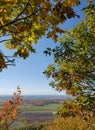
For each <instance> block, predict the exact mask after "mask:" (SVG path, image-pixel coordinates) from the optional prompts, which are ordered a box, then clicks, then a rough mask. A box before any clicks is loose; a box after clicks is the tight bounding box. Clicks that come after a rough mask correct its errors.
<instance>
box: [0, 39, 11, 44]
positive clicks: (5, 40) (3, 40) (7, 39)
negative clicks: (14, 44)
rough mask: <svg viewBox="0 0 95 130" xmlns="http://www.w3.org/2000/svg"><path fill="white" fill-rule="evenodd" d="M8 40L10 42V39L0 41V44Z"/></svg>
mask: <svg viewBox="0 0 95 130" xmlns="http://www.w3.org/2000/svg"><path fill="white" fill-rule="evenodd" d="M9 40H11V39H6V40H2V41H0V43H2V42H5V41H9Z"/></svg>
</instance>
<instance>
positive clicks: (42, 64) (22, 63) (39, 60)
mask: <svg viewBox="0 0 95 130" xmlns="http://www.w3.org/2000/svg"><path fill="white" fill-rule="evenodd" d="M85 3H86V1H85V0H84V1H83V0H81V5H80V6H78V7H76V8H75V11H76V12H77V14H79V15H81V18H83V14H82V12H81V9H82V7H85V5H86V4H85ZM79 20H80V19H78V18H74V19H71V20H67V21H66V22H65V23H64V25H62V28H64V29H69V28H71V27H73V26H74V25H76V24H77V23H78V21H79ZM56 45H57V43H54V42H53V41H52V40H51V39H46V38H45V37H43V38H41V39H40V40H39V41H38V44H36V45H35V46H34V47H35V48H36V51H37V53H35V54H30V56H29V58H27V59H26V60H23V59H20V58H17V59H16V66H11V67H8V69H4V70H3V71H2V72H1V73H0V95H10V94H13V92H14V91H15V90H16V88H17V86H18V85H19V86H20V88H21V90H22V94H23V95H65V91H62V92H60V93H59V92H57V91H55V90H54V89H52V88H51V87H50V86H49V85H48V83H49V81H50V80H48V79H47V78H46V77H45V76H44V75H43V73H42V72H43V71H44V69H45V68H46V67H47V65H48V64H50V63H53V58H52V57H46V56H45V55H44V54H43V51H44V50H45V49H46V48H47V47H54V46H56ZM3 51H4V52H5V53H6V52H7V51H6V50H5V48H3ZM8 54H10V51H9V52H8Z"/></svg>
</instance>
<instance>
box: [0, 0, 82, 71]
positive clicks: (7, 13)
mask: <svg viewBox="0 0 95 130" xmlns="http://www.w3.org/2000/svg"><path fill="white" fill-rule="evenodd" d="M79 4H80V1H79V0H65V1H64V0H62V1H60V0H0V44H3V45H4V46H5V47H6V49H8V50H13V51H14V54H13V55H12V57H10V56H6V55H5V54H4V52H3V50H0V71H2V69H3V68H5V67H7V66H8V65H14V59H15V57H17V56H19V57H22V58H24V59H26V58H27V57H28V56H29V53H30V52H31V53H34V52H35V49H34V48H33V46H32V45H33V44H35V43H37V41H38V39H40V38H41V37H42V36H45V37H47V38H52V39H53V40H54V42H56V41H57V39H58V33H59V34H61V33H64V29H61V28H59V24H63V23H64V22H65V21H66V20H67V19H70V18H72V17H79V16H78V15H77V14H76V13H75V12H74V10H73V6H78V5H79Z"/></svg>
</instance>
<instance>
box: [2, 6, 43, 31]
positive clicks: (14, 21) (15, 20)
mask: <svg viewBox="0 0 95 130" xmlns="http://www.w3.org/2000/svg"><path fill="white" fill-rule="evenodd" d="M41 9H43V8H42V7H41V8H40V9H38V10H36V11H35V12H33V13H32V14H30V15H28V16H26V17H23V18H19V19H14V20H13V21H11V22H9V23H7V24H5V25H2V26H0V29H3V28H4V27H6V26H9V25H11V24H14V23H16V22H18V21H20V20H25V19H27V18H29V17H31V16H33V15H35V14H36V13H37V12H38V11H40V10H41Z"/></svg>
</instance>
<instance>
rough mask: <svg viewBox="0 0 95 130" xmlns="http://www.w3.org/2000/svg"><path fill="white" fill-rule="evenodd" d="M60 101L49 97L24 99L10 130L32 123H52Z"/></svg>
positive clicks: (60, 99)
mask: <svg viewBox="0 0 95 130" xmlns="http://www.w3.org/2000/svg"><path fill="white" fill-rule="evenodd" d="M2 101H3V102H4V101H5V100H2ZM2 101H1V102H0V104H1V106H2ZM62 101H63V99H62V98H55V99H54V98H50V97H49V98H48V99H46V98H45V99H24V101H23V104H22V105H21V106H20V107H19V114H18V116H17V119H16V120H15V121H14V123H12V125H11V126H10V130H12V129H13V128H20V127H25V126H29V125H30V124H32V123H39V122H46V121H48V122H49V121H50V122H51V121H53V118H54V114H55V113H56V111H57V109H58V107H59V106H60V104H61V103H62Z"/></svg>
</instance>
